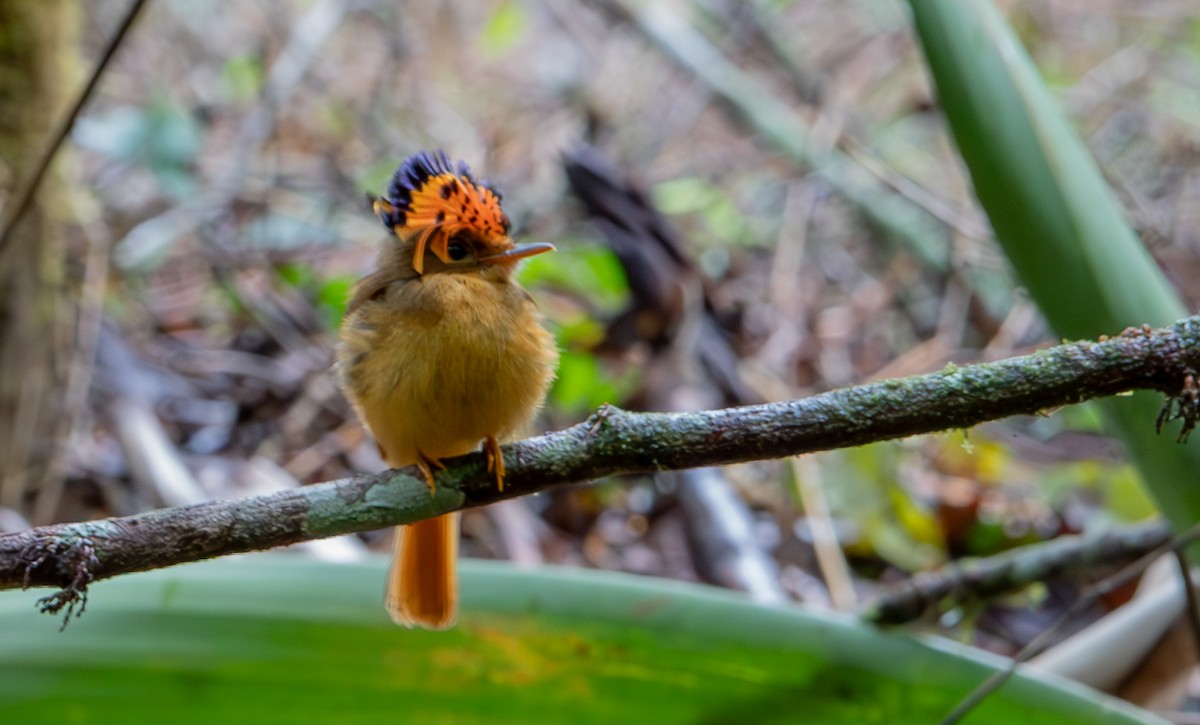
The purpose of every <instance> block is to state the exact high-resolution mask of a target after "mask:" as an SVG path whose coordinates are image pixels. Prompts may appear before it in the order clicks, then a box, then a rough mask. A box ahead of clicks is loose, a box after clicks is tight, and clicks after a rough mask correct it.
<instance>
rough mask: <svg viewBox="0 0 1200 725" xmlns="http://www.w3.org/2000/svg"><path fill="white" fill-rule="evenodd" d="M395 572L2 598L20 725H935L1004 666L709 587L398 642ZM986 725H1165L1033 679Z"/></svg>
mask: <svg viewBox="0 0 1200 725" xmlns="http://www.w3.org/2000/svg"><path fill="white" fill-rule="evenodd" d="M382 564H383V562H382V561H381V560H379V561H375V562H373V563H370V564H357V565H334V564H325V563H317V562H313V561H311V560H307V559H304V558H301V557H299V556H290V555H281V554H260V555H254V556H248V557H242V558H239V559H236V560H232V559H226V560H220V561H214V562H205V563H202V564H189V565H185V566H180V567H175V568H172V569H167V570H162V571H155V572H149V573H145V574H135V575H131V576H124V577H120V578H118V579H115V580H112V581H105V582H101V583H99V584H96V585H94V586H93V587H92V591H91V598H90V602H89V604H88V610H87V613H86V614H85V615H84V616H83V617H82V618H81V619H78V620H73V621H72V622H71V624H70V626H69V627H68V628H67V630H66V631H65V632H59V631H58V626H59V620H58V618H57V617H46V616H43V615H39V614H37V613H36V611H35V608H34V601H35V600H36V598H37V596H38V594H37V593H34V592H18V591H8V592H3V593H0V631H2V632H4V646H3V647H0V703H2V705H0V707H2V709H3V712H4V715H5V721H6V722H13V723H25V722H29V723H33V722H56V723H57V722H64V723H81V724H87V723H115V722H120V723H137V722H172V723H204V724H205V725H211V723H216V722H255V723H303V722H313V723H317V722H322V723H323V722H338V723H372V724H374V723H380V722H453V723H488V724H489V725H497V724H499V725H503V724H504V723H522V724H524V723H530V722H572V723H613V722H629V723H638V722H653V723H657V724H659V725H670V724H671V723H697V722H755V723H794V722H805V723H889V724H893V723H894V724H897V725H903V724H905V723H922V724H923V723H929V722H936V721H937V720H938V719H939V718H940V717H942V716H943V715H945V714H946V712H947V711H948V710H949V708H950V707H951V706H952V705H953V704H954V703H955V702H956V701H957V700H958V699H959V698H960V697H961V696H963V695H964V694H965V693H966V692H967V691H968V690H969V689H971V688H972V687H974V686H975V685H976V684H978V683H979V682H980V681H982V680H983V678H985V677H986V676H987V675H988V674H989V673H990V672H992V671H993V670H994V669H995V668H996V667H998V666H1001V665H1002V661H1001V660H1000V659H999V658H996V657H991V656H986V655H984V654H982V653H979V652H978V651H974V650H970V649H968V648H965V647H961V646H957V645H954V644H952V643H949V642H946V641H944V640H933V639H930V640H925V641H922V640H918V639H914V638H912V637H908V636H903V635H897V634H887V633H882V632H880V631H878V630H875V629H872V628H869V627H866V626H864V625H861V624H857V623H855V622H854V621H853V620H851V619H849V618H846V617H833V616H819V615H816V614H812V613H808V612H805V611H803V610H801V609H798V608H785V607H763V606H757V605H754V604H752V603H750V602H748V601H747V600H746V599H745V598H743V597H742V596H740V595H737V594H734V593H731V592H726V591H721V590H716V589H713V588H709V587H701V586H696V585H689V584H683V583H679V582H667V581H661V580H654V579H650V578H644V577H633V576H629V575H620V574H614V573H610V572H596V571H586V570H580V569H569V568H545V569H541V570H535V571H523V570H517V569H514V568H513V567H511V566H507V565H503V564H498V563H495V562H478V561H465V562H463V567H462V569H463V571H462V596H463V605H464V606H463V609H464V611H463V613H462V616H461V618H460V621H459V624H458V625H457V626H456V627H455V628H454V629H451V630H449V631H447V632H425V631H419V630H405V629H402V628H399V627H396V626H394V625H392V624H391V623H390V622H389V621H388V619H387V617H386V615H385V614H384V612H383V608H382V606H381V605H380V603H379V600H380V588H381V583H382V581H383V566H382ZM970 720H971V722H972V723H975V724H976V725H986V724H988V723H1004V724H1005V725H1007V724H1008V723H1013V722H1020V723H1022V725H1038V724H1039V723H1046V724H1050V723H1055V724H1058V723H1064V724H1067V725H1070V724H1073V723H1101V724H1107V723H1112V724H1117V723H1154V724H1156V725H1158V724H1161V723H1163V721H1162V720H1159V719H1157V718H1155V717H1153V716H1151V715H1149V714H1148V713H1144V712H1143V711H1140V710H1138V709H1136V708H1134V707H1132V706H1130V705H1128V704H1126V703H1122V702H1119V701H1117V700H1115V699H1113V698H1110V697H1108V696H1106V695H1103V694H1100V693H1097V692H1094V691H1091V690H1089V689H1087V688H1084V687H1082V686H1080V685H1077V684H1074V683H1069V682H1065V681H1061V680H1058V679H1057V678H1055V677H1053V676H1050V675H1043V674H1038V675H1036V676H1026V675H1023V674H1018V675H1017V676H1016V677H1015V678H1014V679H1013V680H1012V681H1010V682H1009V683H1008V684H1007V685H1005V686H1004V687H1003V688H1002V689H1001V690H1000V691H999V692H998V693H996V694H995V695H994V696H992V697H990V698H988V699H987V700H986V701H985V702H984V703H983V704H982V706H981V707H980V708H979V709H978V710H977V711H975V712H973V713H972V714H971V718H970Z"/></svg>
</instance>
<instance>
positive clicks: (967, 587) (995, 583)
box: [860, 521, 1171, 624]
mask: <svg viewBox="0 0 1200 725" xmlns="http://www.w3.org/2000/svg"><path fill="white" fill-rule="evenodd" d="M1170 539H1171V532H1170V531H1169V530H1168V528H1167V524H1166V522H1165V521H1152V522H1150V523H1145V524H1137V525H1134V526H1126V527H1121V528H1118V529H1113V530H1109V531H1101V532H1099V533H1097V534H1084V535H1081V536H1060V537H1058V538H1057V539H1051V540H1050V541H1045V542H1042V543H1040V544H1030V545H1029V546H1022V547H1020V548H1019V549H1012V550H1011V551H1005V552H1003V553H1001V554H996V555H994V556H988V557H984V558H981V559H973V560H968V561H965V562H957V563H954V564H950V565H947V566H945V567H942V568H941V569H937V570H935V571H928V572H921V573H919V574H916V575H914V576H913V577H911V578H909V579H906V580H905V581H903V582H900V583H899V584H897V585H896V586H894V587H889V589H888V590H887V591H885V592H884V593H883V594H881V595H879V597H878V598H876V599H875V600H874V601H871V602H869V603H868V604H867V605H866V606H865V607H863V609H862V611H861V613H860V614H861V615H862V617H863V618H864V619H866V620H867V621H869V622H875V623H877V624H902V623H904V622H910V621H912V620H914V619H917V618H918V617H920V616H922V615H923V614H924V613H925V611H926V610H928V609H929V608H930V607H932V606H935V605H936V606H938V607H949V606H955V605H959V604H962V603H963V602H965V601H970V600H979V599H985V598H987V597H994V596H996V595H998V594H1002V593H1004V592H1011V591H1015V590H1017V589H1020V588H1021V587H1024V586H1028V585H1029V584H1032V583H1033V582H1036V581H1045V580H1046V579H1049V578H1050V577H1053V576H1058V575H1063V574H1069V573H1072V572H1076V571H1080V570H1085V569H1088V568H1091V567H1096V566H1098V565H1101V564H1103V565H1108V566H1115V565H1117V564H1123V563H1125V562H1128V561H1130V560H1132V559H1136V558H1138V557H1141V556H1145V555H1146V554H1147V553H1148V552H1150V551H1154V550H1155V549H1158V548H1159V547H1161V546H1163V545H1164V544H1166V543H1167V542H1168V541H1170Z"/></svg>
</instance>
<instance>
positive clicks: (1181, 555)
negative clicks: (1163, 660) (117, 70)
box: [1174, 549, 1200, 656]
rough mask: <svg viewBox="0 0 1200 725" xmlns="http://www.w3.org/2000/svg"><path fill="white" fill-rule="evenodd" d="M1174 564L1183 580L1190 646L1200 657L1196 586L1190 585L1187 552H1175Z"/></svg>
mask: <svg viewBox="0 0 1200 725" xmlns="http://www.w3.org/2000/svg"><path fill="white" fill-rule="evenodd" d="M1174 553H1175V563H1176V564H1178V565H1179V577H1180V578H1181V579H1182V580H1183V593H1184V595H1185V596H1186V597H1187V612H1186V615H1187V623H1188V628H1189V629H1191V631H1192V646H1193V647H1195V648H1196V654H1197V656H1200V603H1198V602H1197V601H1196V586H1195V584H1193V583H1192V571H1191V567H1190V566H1189V565H1188V558H1187V552H1185V551H1183V550H1182V549H1176V550H1175V552H1174Z"/></svg>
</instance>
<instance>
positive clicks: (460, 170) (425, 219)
mask: <svg viewBox="0 0 1200 725" xmlns="http://www.w3.org/2000/svg"><path fill="white" fill-rule="evenodd" d="M374 209H375V214H376V215H377V216H378V217H379V218H380V219H381V220H382V221H383V224H384V226H386V227H387V228H388V229H390V230H391V231H392V232H393V233H394V234H395V235H396V236H398V237H400V238H405V237H407V236H408V235H410V234H414V233H419V235H420V236H418V237H417V244H416V249H415V250H414V254H413V269H415V270H416V272H417V274H421V273H422V272H423V268H424V260H425V250H426V248H428V249H430V250H431V251H432V252H433V253H434V254H436V255H437V256H438V258H439V259H441V260H442V261H443V262H449V261H450V257H449V254H448V252H447V246H448V245H449V244H450V239H451V238H452V237H453V236H454V235H456V234H459V233H461V232H467V233H468V234H470V235H471V237H472V238H473V239H475V240H477V242H478V243H479V244H481V245H482V246H483V248H484V250H486V249H487V248H489V247H492V248H495V250H496V251H500V250H502V249H503V248H504V247H506V246H510V245H511V244H512V242H511V240H509V238H508V217H507V216H505V214H504V210H503V209H501V208H500V193H499V192H498V191H496V190H495V189H493V188H492V187H491V186H489V185H488V184H487V182H486V181H476V179H475V177H474V176H472V175H471V169H470V168H469V167H468V166H467V164H466V162H463V161H459V162H458V166H457V167H455V166H452V165H451V163H450V158H449V157H448V156H446V152H445V151H442V150H441V149H438V150H437V151H434V152H433V153H429V152H428V151H421V152H420V153H417V154H414V155H412V156H410V157H408V158H407V159H405V161H404V163H402V164H400V167H399V168H398V169H396V173H395V174H393V175H392V181H391V183H390V184H388V192H387V195H386V196H384V197H382V198H379V199H376V200H375V202H374Z"/></svg>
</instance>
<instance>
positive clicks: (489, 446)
mask: <svg viewBox="0 0 1200 725" xmlns="http://www.w3.org/2000/svg"><path fill="white" fill-rule="evenodd" d="M483 453H484V456H486V457H487V469H488V473H491V472H492V471H495V472H496V485H497V486H498V487H499V488H500V490H501V491H503V490H504V454H503V453H501V452H500V441H498V440H496V438H495V437H494V436H488V437H487V439H486V440H485V441H484V442H483Z"/></svg>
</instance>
